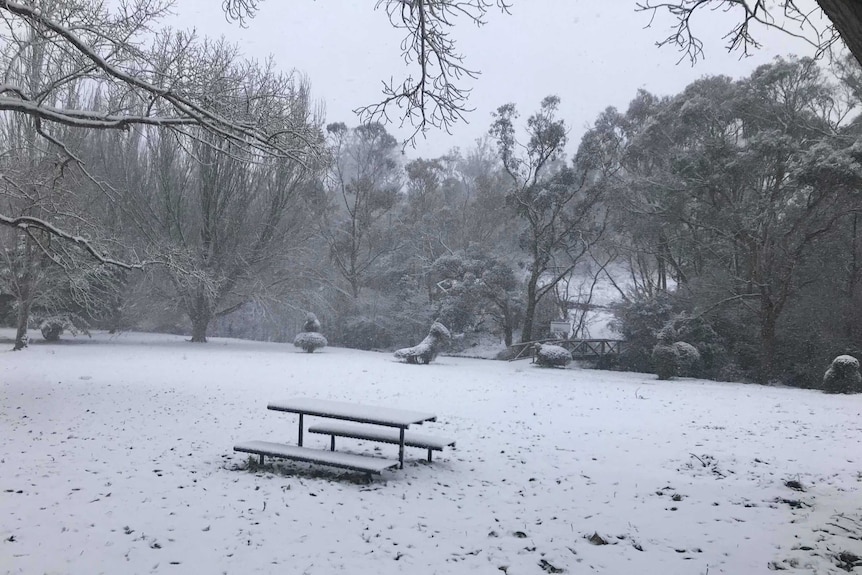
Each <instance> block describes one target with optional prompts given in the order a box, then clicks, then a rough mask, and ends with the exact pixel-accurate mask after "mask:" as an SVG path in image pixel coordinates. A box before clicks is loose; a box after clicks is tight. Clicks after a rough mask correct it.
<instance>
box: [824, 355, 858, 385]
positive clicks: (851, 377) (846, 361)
mask: <svg viewBox="0 0 862 575" xmlns="http://www.w3.org/2000/svg"><path fill="white" fill-rule="evenodd" d="M823 391H826V392H828V393H862V375H860V374H859V360H858V359H856V358H855V357H853V356H852V355H839V356H838V357H836V358H835V359H833V360H832V365H830V366H829V369H827V370H826V373H825V374H824V376H823Z"/></svg>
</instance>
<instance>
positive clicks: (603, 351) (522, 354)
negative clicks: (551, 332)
mask: <svg viewBox="0 0 862 575" xmlns="http://www.w3.org/2000/svg"><path fill="white" fill-rule="evenodd" d="M536 343H550V344H553V345H558V346H560V347H564V348H566V349H568V350H569V351H571V352H572V359H601V358H603V357H605V356H608V355H619V354H620V353H621V352H622V348H623V344H624V343H625V342H624V341H623V340H621V339H540V340H536V341H527V342H522V343H516V344H512V346H511V347H512V350H513V351H514V352H515V354H514V356H513V357H512V359H511V360H510V361H513V360H516V359H526V358H532V357H533V344H536Z"/></svg>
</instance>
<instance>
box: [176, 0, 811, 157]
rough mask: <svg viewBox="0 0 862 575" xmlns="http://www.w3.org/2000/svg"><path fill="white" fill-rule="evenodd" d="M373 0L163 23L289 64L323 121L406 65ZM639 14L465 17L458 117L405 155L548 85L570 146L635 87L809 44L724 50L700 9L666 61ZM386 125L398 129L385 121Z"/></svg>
mask: <svg viewBox="0 0 862 575" xmlns="http://www.w3.org/2000/svg"><path fill="white" fill-rule="evenodd" d="M374 4H375V0H325V1H323V0H267V1H265V2H263V3H262V4H261V9H260V12H259V13H258V15H257V17H256V18H255V19H254V20H252V21H250V22H249V23H248V27H247V28H245V29H243V28H241V27H240V26H239V25H238V24H236V23H233V24H229V23H227V22H226V21H225V18H224V16H223V14H222V12H221V11H220V5H221V2H218V1H217V0H180V2H179V6H178V7H177V8H176V12H177V16H176V19H175V20H174V21H173V22H172V25H174V26H178V27H181V28H191V27H194V28H196V29H197V31H198V33H199V34H200V35H201V36H210V37H218V36H222V35H223V36H225V37H226V38H227V39H228V40H230V41H232V42H235V43H236V44H238V45H239V46H240V48H241V49H242V51H243V53H244V54H245V55H247V56H249V57H254V58H260V59H262V58H266V57H267V56H268V55H272V56H273V57H274V58H275V60H276V62H277V63H278V66H279V67H280V68H282V69H284V70H288V69H291V68H296V69H298V70H300V71H302V72H303V73H305V74H306V75H307V76H308V77H309V79H310V80H311V85H312V89H313V92H314V94H315V96H316V97H318V98H320V99H321V100H323V101H324V102H325V106H326V110H327V121H328V122H334V121H343V122H345V123H346V124H348V125H355V124H356V123H357V122H358V120H357V118H356V116H355V115H354V114H353V112H352V110H353V109H354V108H357V107H359V106H361V105H364V104H369V103H372V102H375V101H376V100H378V99H379V98H380V88H381V81H382V80H384V79H389V78H390V77H393V76H394V78H395V80H396V81H397V80H399V79H401V78H403V77H404V76H405V75H406V74H407V73H408V70H407V69H406V67H405V65H404V63H403V60H402V58H401V51H400V48H399V45H400V42H401V38H402V34H403V32H402V31H399V30H396V29H394V28H392V27H391V26H390V25H389V22H388V20H387V17H386V14H385V12H383V11H382V10H374ZM648 22H649V15H648V14H645V13H636V12H635V1H634V0H514V7H513V8H512V14H511V15H509V16H507V15H503V14H500V13H499V12H496V11H495V12H493V13H491V14H489V16H488V24H487V25H486V26H483V27H481V28H477V27H476V26H473V25H472V24H470V23H469V22H467V21H464V22H463V24H462V25H461V26H459V27H457V28H456V29H455V30H454V32H453V36H454V37H455V38H456V39H457V40H458V46H459V48H460V50H461V51H462V53H464V54H465V56H466V64H467V66H468V67H470V68H472V69H476V70H479V71H481V73H482V75H481V76H480V77H479V78H478V79H477V80H474V81H470V82H471V85H472V88H473V92H472V94H471V97H470V105H471V106H472V107H474V108H475V111H474V112H472V113H471V114H470V115H469V118H468V119H469V122H470V123H469V124H462V125H458V126H455V128H454V129H453V131H452V134H451V135H449V134H446V133H445V132H440V131H434V132H430V133H429V134H428V135H427V138H426V139H424V140H422V139H421V138H420V140H419V141H418V143H417V146H416V149H415V150H409V149H408V151H407V154H408V155H409V156H424V157H434V156H439V155H442V154H444V153H446V152H447V151H448V150H449V149H450V148H452V147H453V146H459V147H461V148H462V149H463V148H467V147H469V146H471V145H472V143H473V141H474V140H475V139H476V138H479V137H481V136H483V135H484V134H485V133H487V130H488V126H489V125H490V123H491V112H492V111H494V110H495V109H496V108H497V107H498V106H500V105H501V104H505V103H507V102H514V103H515V104H516V105H517V106H518V110H519V111H520V112H521V115H522V119H525V118H526V117H527V116H528V115H529V114H530V113H532V112H533V111H534V110H535V109H536V108H537V107H538V105H539V102H540V100H541V99H542V98H543V97H544V96H546V95H548V94H557V95H558V96H560V98H561V100H562V102H561V109H560V116H561V117H562V118H564V119H565V120H566V123H567V124H568V126H569V127H570V129H571V134H570V144H569V149H570V152H571V151H572V150H573V149H574V146H576V145H577V142H578V141H579V140H580V136H581V134H582V133H583V132H584V130H585V128H586V127H587V126H589V125H590V124H592V122H593V121H594V120H595V118H596V116H597V115H598V114H599V113H600V112H601V111H602V110H603V109H604V108H606V107H607V106H616V107H618V108H621V109H625V108H626V106H627V104H628V102H629V101H630V100H631V99H632V98H633V97H634V95H635V92H636V91H637V89H638V88H644V89H646V90H649V91H651V92H653V93H656V94H659V95H665V94H673V93H676V92H678V91H679V90H681V89H682V88H683V87H685V86H686V85H687V84H688V83H690V82H691V81H693V80H696V79H697V78H699V77H701V76H704V75H713V74H726V75H729V76H732V77H735V78H737V77H740V76H743V75H746V74H748V73H749V72H751V71H752V70H753V69H754V68H755V67H757V66H758V65H760V64H763V63H766V62H768V61H770V60H771V59H772V58H774V57H775V56H778V55H787V54H790V53H796V54H800V55H813V48H811V47H810V46H809V45H808V44H805V43H804V42H802V41H800V40H797V39H794V38H792V37H789V36H787V35H785V34H781V33H777V32H768V31H763V30H760V31H759V34H758V39H759V40H761V41H762V42H763V44H764V46H763V48H762V49H760V50H759V51H756V52H755V53H754V54H753V56H751V57H748V58H742V59H740V55H739V54H728V53H727V52H726V50H725V47H724V45H725V40H723V39H722V36H723V35H724V34H725V33H726V32H727V31H728V30H729V29H730V27H731V23H732V22H733V18H731V17H728V15H726V14H723V13H722V12H718V11H705V12H704V13H702V14H700V16H699V18H698V19H697V20H695V22H694V24H695V30H696V31H697V32H699V33H700V37H701V39H702V40H703V42H704V45H705V52H706V58H705V59H704V60H702V61H700V62H698V63H697V64H696V65H695V66H694V67H692V66H691V65H690V64H689V63H688V61H683V62H680V63H679V64H677V61H678V60H679V58H680V54H679V53H678V52H676V51H675V50H674V49H673V48H669V47H668V48H661V49H660V48H657V47H656V46H655V42H656V41H657V40H659V39H662V38H664V37H665V36H666V35H667V33H668V31H669V29H670V26H671V25H672V23H673V22H672V20H671V19H669V18H668V17H666V16H665V17H662V18H659V19H657V20H656V21H655V22H654V23H653V27H652V28H645V26H646V25H647V24H648ZM390 131H391V132H392V133H393V134H395V135H396V136H401V137H405V136H406V135H408V134H409V131H408V130H406V129H403V130H399V129H398V128H397V126H391V127H390Z"/></svg>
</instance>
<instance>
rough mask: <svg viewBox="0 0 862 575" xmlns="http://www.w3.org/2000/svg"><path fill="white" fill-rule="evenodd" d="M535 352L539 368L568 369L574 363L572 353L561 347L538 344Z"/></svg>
mask: <svg viewBox="0 0 862 575" xmlns="http://www.w3.org/2000/svg"><path fill="white" fill-rule="evenodd" d="M534 351H535V355H534V356H533V357H534V359H535V362H536V365H537V366H539V367H566V366H567V365H569V363H571V361H572V354H571V352H570V351H569V350H567V349H566V348H564V347H560V346H559V345H552V344H548V343H537V344H536V345H535V347H534Z"/></svg>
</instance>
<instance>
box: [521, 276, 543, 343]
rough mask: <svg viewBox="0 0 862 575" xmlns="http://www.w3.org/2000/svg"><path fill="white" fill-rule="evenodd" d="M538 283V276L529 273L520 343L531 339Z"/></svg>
mask: <svg viewBox="0 0 862 575" xmlns="http://www.w3.org/2000/svg"><path fill="white" fill-rule="evenodd" d="M538 283H539V276H538V275H536V274H531V275H530V280H529V281H528V282H527V308H526V309H525V310H524V329H523V330H522V331H521V343H526V342H528V341H533V319H534V316H535V315H536V304H537V303H538V302H537V301H536V285H537V284H538Z"/></svg>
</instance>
